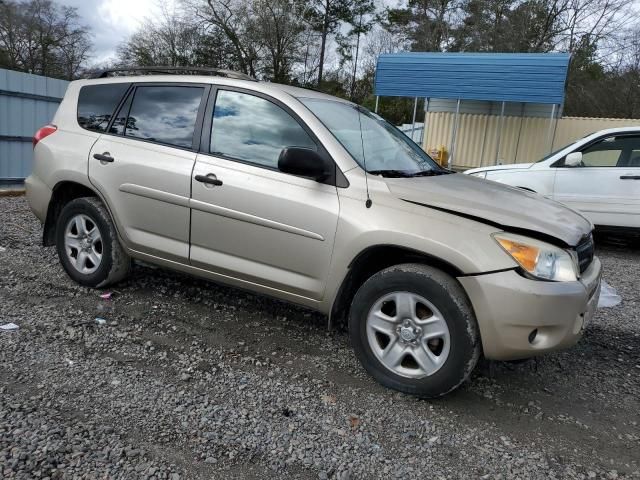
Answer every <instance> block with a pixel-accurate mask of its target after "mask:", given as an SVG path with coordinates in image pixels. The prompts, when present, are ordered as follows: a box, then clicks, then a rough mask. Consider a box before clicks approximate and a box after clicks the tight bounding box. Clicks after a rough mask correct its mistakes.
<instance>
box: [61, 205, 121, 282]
mask: <svg viewBox="0 0 640 480" xmlns="http://www.w3.org/2000/svg"><path fill="white" fill-rule="evenodd" d="M56 248H57V251H58V257H59V258H60V263H61V264H62V267H63V268H64V270H65V271H66V272H67V275H69V277H71V279H72V280H74V281H76V282H77V283H79V284H80V285H84V286H85V287H94V288H101V287H106V286H108V285H111V284H113V283H116V282H118V281H120V280H122V279H123V278H125V277H126V276H127V274H128V273H129V268H130V265H131V260H130V258H129V256H128V255H127V253H126V252H125V251H124V249H123V248H122V246H121V245H120V242H119V241H118V235H117V233H116V229H115V227H114V226H113V223H112V221H111V218H110V216H109V212H107V209H106V208H105V207H104V205H103V204H102V203H101V202H100V200H98V199H97V198H95V197H83V198H76V199H75V200H72V201H70V202H69V203H67V204H66V205H65V207H64V208H63V209H62V212H61V213H60V216H59V217H58V221H57V224H56Z"/></svg>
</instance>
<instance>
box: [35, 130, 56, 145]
mask: <svg viewBox="0 0 640 480" xmlns="http://www.w3.org/2000/svg"><path fill="white" fill-rule="evenodd" d="M56 130H58V127H56V126H55V125H45V126H44V127H42V128H41V129H40V130H38V131H37V132H36V134H35V135H34V136H33V148H36V145H37V144H38V142H39V141H40V140H42V139H43V138H47V137H48V136H49V135H51V134H52V133H53V132H55V131H56Z"/></svg>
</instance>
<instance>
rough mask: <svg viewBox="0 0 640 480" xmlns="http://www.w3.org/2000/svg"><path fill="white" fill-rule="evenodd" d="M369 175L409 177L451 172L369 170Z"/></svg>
mask: <svg viewBox="0 0 640 480" xmlns="http://www.w3.org/2000/svg"><path fill="white" fill-rule="evenodd" d="M368 173H370V174H371V175H382V176H383V177H387V178H411V177H434V176H436V175H446V174H448V173H451V172H449V171H447V170H422V171H419V172H407V171H405V170H369V172H368Z"/></svg>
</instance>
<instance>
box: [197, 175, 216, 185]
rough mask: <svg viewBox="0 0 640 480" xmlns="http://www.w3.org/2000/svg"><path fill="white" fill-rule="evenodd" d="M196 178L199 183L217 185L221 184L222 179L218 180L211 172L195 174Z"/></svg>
mask: <svg viewBox="0 0 640 480" xmlns="http://www.w3.org/2000/svg"><path fill="white" fill-rule="evenodd" d="M195 178H196V180H197V181H198V182H201V183H207V184H209V185H215V186H217V187H219V186H220V185H222V180H218V179H217V178H216V176H215V175H214V174H213V173H210V174H209V175H196V177H195Z"/></svg>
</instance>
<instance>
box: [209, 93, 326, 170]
mask: <svg viewBox="0 0 640 480" xmlns="http://www.w3.org/2000/svg"><path fill="white" fill-rule="evenodd" d="M285 147H306V148H311V149H313V150H317V147H316V144H315V142H314V141H313V140H312V139H311V137H310V136H309V135H308V134H307V132H305V130H304V129H303V128H302V127H301V126H300V124H299V123H298V122H297V121H296V120H295V119H294V118H293V117H292V116H291V115H289V114H288V113H287V112H286V111H284V110H283V109H282V108H280V107H279V106H277V105H275V104H274V103H271V102H270V101H268V100H265V99H264V98H260V97H256V96H255V95H249V94H246V93H240V92H230V91H226V90H221V91H218V95H217V96H216V104H215V109H214V112H213V122H212V130H211V145H210V152H211V153H213V154H222V155H225V156H229V157H232V158H236V159H238V160H243V161H246V162H249V163H254V164H257V165H262V166H266V167H270V168H277V167H278V157H279V156H280V152H281V151H282V149H283V148H285Z"/></svg>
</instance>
